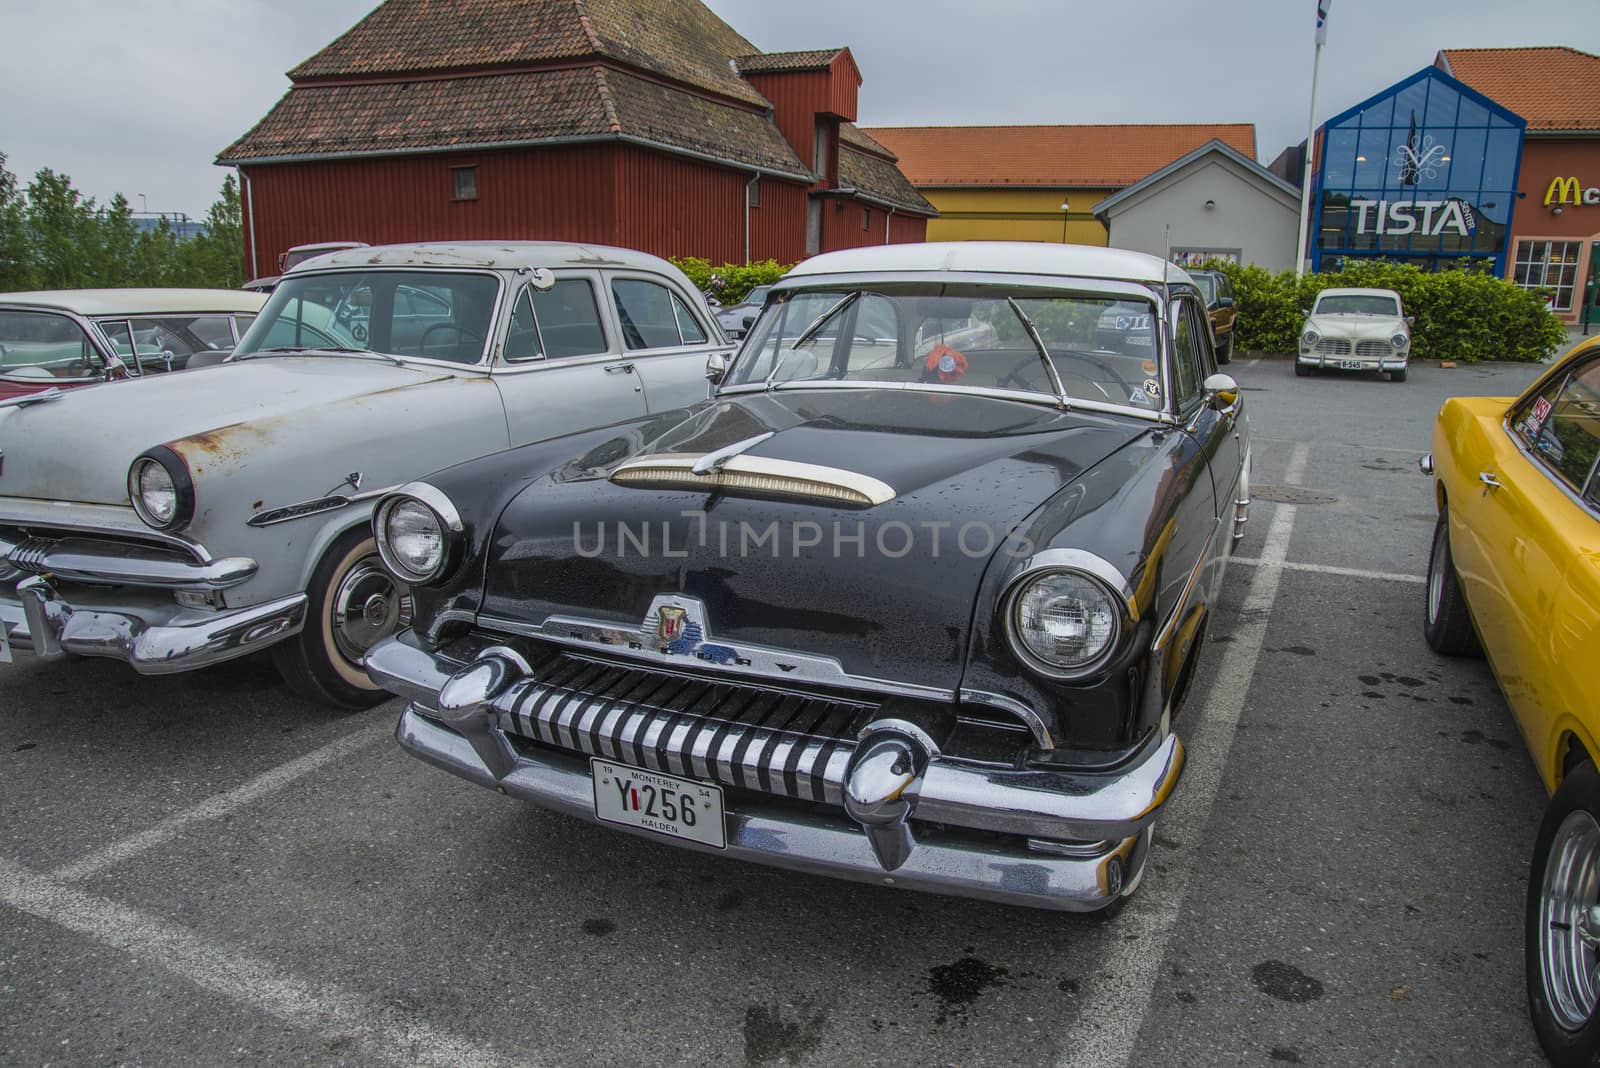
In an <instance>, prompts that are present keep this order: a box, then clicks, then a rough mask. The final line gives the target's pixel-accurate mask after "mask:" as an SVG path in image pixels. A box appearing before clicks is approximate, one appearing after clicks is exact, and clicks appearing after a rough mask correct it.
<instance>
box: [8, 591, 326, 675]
mask: <svg viewBox="0 0 1600 1068" xmlns="http://www.w3.org/2000/svg"><path fill="white" fill-rule="evenodd" d="M17 596H18V597H19V598H20V601H21V604H20V611H18V609H17V608H15V607H13V606H11V605H8V604H6V603H4V602H0V626H3V627H6V628H7V630H8V633H9V636H10V639H11V643H12V644H13V645H14V646H16V647H17V648H20V649H31V650H33V652H34V654H35V655H37V656H39V657H41V658H43V659H46V660H53V659H59V658H60V657H63V656H65V655H66V654H68V653H72V654H75V655H78V656H95V657H105V658H109V659H112V660H121V661H123V662H124V663H126V664H128V665H130V666H131V667H132V668H133V669H134V670H135V671H138V672H139V673H140V674H144V675H166V674H172V673H174V672H180V671H192V670H194V669H195V668H201V667H206V666H208V665H210V664H216V663H220V662H222V661H224V660H231V659H233V658H234V657H237V656H243V655H244V654H246V653H249V652H252V651H254V650H255V649H257V648H261V647H264V646H267V645H270V644H272V643H274V642H277V641H280V640H282V639H283V638H286V637H288V636H289V635H291V634H295V633H298V632H299V631H300V629H301V628H302V627H303V626H304V625H305V617H306V595H305V594H303V593H297V594H294V595H292V596H290V597H284V598H280V599H279V600H276V601H269V602H267V603H266V604H261V605H255V606H253V607H250V608H241V609H237V610H235V611H229V612H217V613H205V614H204V615H202V616H200V618H196V619H185V620H184V621H183V622H178V621H176V620H174V621H172V622H168V623H152V622H150V621H149V620H147V619H145V618H144V617H143V616H141V615H139V614H138V613H137V612H136V611H131V610H121V609H109V608H93V609H91V608H80V607H74V606H73V605H72V604H69V603H68V602H67V601H66V600H65V599H64V598H63V597H62V596H61V595H60V594H59V593H58V592H57V591H56V589H55V587H53V586H52V585H51V584H50V583H49V581H47V580H46V579H44V578H42V577H34V578H29V579H24V580H23V581H22V582H20V583H18V584H17ZM196 615H199V614H198V613H196ZM15 616H20V617H21V618H20V619H13V618H11V617H15ZM180 618H181V617H180Z"/></svg>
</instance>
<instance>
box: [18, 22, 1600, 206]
mask: <svg viewBox="0 0 1600 1068" xmlns="http://www.w3.org/2000/svg"><path fill="white" fill-rule="evenodd" d="M529 2H530V3H537V2H539V0H529ZM373 3H374V0H137V2H135V3H121V4H112V3H108V2H107V0H49V2H48V3H46V2H39V0H0V26H3V27H4V29H5V32H4V34H3V35H0V100H3V101H4V102H5V103H4V105H3V110H0V153H4V154H5V155H6V157H7V168H8V169H9V170H10V171H11V172H12V173H13V174H15V175H17V177H18V179H19V181H21V182H22V184H24V185H26V184H27V182H28V181H29V179H30V178H31V177H32V176H33V174H34V173H35V172H36V171H37V170H39V169H40V168H42V167H50V168H52V169H53V170H55V171H57V172H61V173H65V174H67V175H69V176H70V177H71V178H72V180H73V182H74V184H75V185H76V186H77V187H78V188H79V189H80V190H81V191H83V192H84V193H85V194H86V195H89V196H93V197H94V198H95V199H96V200H97V201H98V202H100V203H104V202H106V201H108V200H109V199H110V198H111V196H112V194H114V193H116V192H118V191H120V192H122V193H123V194H124V195H126V196H127V198H128V200H129V202H130V203H131V204H132V206H133V208H134V210H135V211H138V210H141V209H142V208H148V210H150V211H179V212H187V213H188V214H190V215H196V216H198V215H203V214H204V212H205V211H206V208H207V207H208V206H209V205H210V204H211V202H212V201H213V200H215V199H216V195H217V191H218V189H219V188H220V187H221V185H222V180H223V177H224V175H225V174H226V173H227V172H226V171H225V170H223V169H222V168H220V167H216V166H214V165H213V162H212V161H213V160H214V159H215V158H216V154H217V153H218V152H219V151H220V150H221V149H223V148H224V147H226V146H227V145H228V144H230V143H231V142H232V141H233V140H234V139H235V138H237V137H238V136H239V135H241V134H243V133H244V132H245V131H247V130H248V129H250V127H251V126H253V125H254V124H255V123H256V122H257V121H258V120H259V119H260V118H261V117H262V116H263V115H265V114H266V113H267V111H268V110H269V109H270V108H271V107H272V106H273V104H275V103H276V102H277V100H278V99H279V98H280V97H281V96H282V95H283V94H284V93H285V92H286V91H287V90H288V88H289V80H288V79H287V78H286V77H285V76H284V73H283V72H284V71H286V70H288V69H289V68H290V67H292V66H294V65H295V64H296V63H298V62H300V61H301V60H303V59H305V58H306V57H308V56H310V55H312V54H313V53H315V52H316V51H318V50H319V49H320V48H322V47H323V46H324V45H326V44H328V43H329V42H331V41H332V40H333V39H334V38H335V37H337V36H338V35H339V34H341V33H343V32H344V31H345V30H346V29H348V28H349V27H350V26H352V25H354V24H355V23H356V22H357V21H359V20H360V19H361V17H362V16H363V15H365V14H366V13H367V12H368V11H369V10H371V8H372V7H373ZM708 3H709V6H710V7H711V9H712V10H713V11H715V12H716V13H717V14H718V15H720V16H721V17H722V18H723V19H724V20H725V21H727V22H729V23H730V24H732V25H733V26H734V28H736V29H737V30H738V31H739V32H740V33H742V34H743V35H744V36H745V37H746V38H748V39H749V40H750V41H751V42H753V43H754V44H755V45H756V46H757V47H759V48H761V49H763V50H765V51H788V50H793V49H807V48H824V47H834V46H838V45H848V46H849V47H850V50H851V51H852V52H853V53H854V54H855V57H856V62H857V63H858V64H859V65H860V67H861V72H862V76H863V78H864V79H865V82H864V84H863V85H862V88H861V97H860V115H859V122H860V124H861V125H863V126H922V125H956V124H991V123H992V124H1002V123H1004V124H1015V123H1120V122H1208V123H1209V122H1250V123H1254V124H1255V126H1256V146H1257V154H1258V155H1259V156H1260V157H1261V160H1262V162H1270V161H1271V160H1272V158H1273V157H1274V156H1276V155H1277V154H1278V152H1279V151H1281V150H1282V149H1283V148H1284V147H1285V146H1287V145H1289V144H1292V143H1298V142H1299V141H1300V140H1301V139H1303V138H1304V137H1305V131H1306V119H1307V108H1308V104H1309V97H1310V91H1311V59H1312V52H1313V47H1314V45H1313V29H1314V25H1315V0H1211V2H1209V3H1206V2H1201V3H1196V2H1194V0H1133V2H1126V0H1125V2H1122V3H1103V2H1101V3H1086V2H1083V0H981V2H971V0H968V2H963V3H952V2H947V0H708ZM1595 3H1596V0H1535V2H1533V3H1515V2H1511V3H1508V2H1507V0H1452V2H1450V3H1448V4H1446V3H1431V4H1418V3H1397V2H1396V0H1333V7H1332V11H1331V14H1330V18H1329V24H1328V44H1327V48H1326V49H1324V51H1323V57H1322V65H1321V78H1320V84H1319V87H1318V92H1317V118H1318V121H1321V120H1323V119H1326V118H1327V117H1329V116H1331V115H1334V114H1336V113H1338V112H1339V111H1342V110H1344V109H1345V108H1348V107H1350V106H1351V105H1353V104H1356V103H1359V102H1360V101H1362V100H1364V99H1365V98H1366V97H1368V96H1370V95H1372V94H1373V93H1375V92H1377V91H1378V90H1380V89H1383V88H1384V87H1385V86H1388V85H1391V84H1393V83H1394V82H1397V81H1399V80H1400V79H1401V78H1404V77H1405V76H1406V75H1408V74H1411V73H1413V72H1415V71H1417V70H1419V69H1420V68H1422V67H1425V66H1428V65H1430V64H1431V63H1432V62H1433V58H1434V54H1435V52H1436V51H1437V50H1438V49H1440V48H1474V47H1504V46H1511V45H1551V44H1565V45H1570V46H1572V47H1575V48H1580V49H1583V50H1585V51H1588V52H1594V53H1600V19H1596V18H1595V17H1594V15H1595V11H1596V8H1595ZM141 194H142V196H141Z"/></svg>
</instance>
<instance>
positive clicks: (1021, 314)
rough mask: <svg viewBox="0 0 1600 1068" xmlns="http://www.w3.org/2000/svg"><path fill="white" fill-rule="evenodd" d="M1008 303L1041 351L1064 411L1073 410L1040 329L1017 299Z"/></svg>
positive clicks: (1035, 345) (1041, 356) (1040, 357)
mask: <svg viewBox="0 0 1600 1068" xmlns="http://www.w3.org/2000/svg"><path fill="white" fill-rule="evenodd" d="M1006 303H1007V304H1009V305H1011V310H1012V312H1014V313H1015V314H1016V317H1017V318H1018V319H1019V320H1021V322H1022V327H1023V329H1024V330H1026V331H1027V332H1028V336H1029V337H1030V338H1032V339H1033V347H1034V348H1035V349H1037V350H1038V351H1039V359H1041V360H1043V361H1044V369H1045V370H1046V371H1048V372H1049V374H1050V381H1051V382H1052V383H1053V384H1054V385H1055V387H1056V398H1057V399H1058V400H1060V402H1061V407H1062V408H1063V409H1068V408H1071V407H1072V404H1071V402H1069V401H1068V400H1067V387H1066V386H1063V385H1062V384H1061V375H1060V374H1059V373H1058V372H1057V371H1056V365H1055V362H1054V361H1052V360H1051V359H1050V350H1049V349H1047V348H1045V345H1044V338H1042V337H1040V336H1039V328H1038V327H1037V326H1034V325H1033V320H1032V319H1030V318H1028V313H1027V312H1025V311H1023V310H1022V305H1020V304H1018V303H1017V298H1016V297H1007V298H1006Z"/></svg>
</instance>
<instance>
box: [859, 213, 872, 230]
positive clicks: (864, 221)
mask: <svg viewBox="0 0 1600 1068" xmlns="http://www.w3.org/2000/svg"><path fill="white" fill-rule="evenodd" d="M861 229H863V230H870V229H872V209H871V208H862V209H861Z"/></svg>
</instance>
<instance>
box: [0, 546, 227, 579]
mask: <svg viewBox="0 0 1600 1068" xmlns="http://www.w3.org/2000/svg"><path fill="white" fill-rule="evenodd" d="M0 556H3V557H4V559H5V560H6V561H7V562H8V563H10V564H11V565H12V566H13V567H16V568H18V569H19V570H22V571H29V572H32V573H34V574H41V575H43V574H48V575H50V576H52V577H54V578H57V579H60V580H62V581H63V582H89V583H96V584H103V585H111V586H137V587H141V588H145V589H160V590H226V589H231V588H232V587H234V586H238V585H240V584H241V583H244V582H247V581H249V579H250V578H251V577H252V576H253V575H255V573H256V562H255V561H254V560H251V559H249V558H248V557H243V556H234V557H228V558H227V559H224V560H213V561H211V562H210V563H205V564H191V563H186V562H184V561H181V560H176V559H173V557H172V556H171V555H170V553H169V552H168V551H166V550H162V549H155V548H147V547H145V546H140V545H130V544H127V543H125V542H115V541H98V540H95V539H92V538H62V539H51V538H33V539H29V540H28V541H24V542H20V543H16V542H12V541H10V540H9V539H6V538H0Z"/></svg>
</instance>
